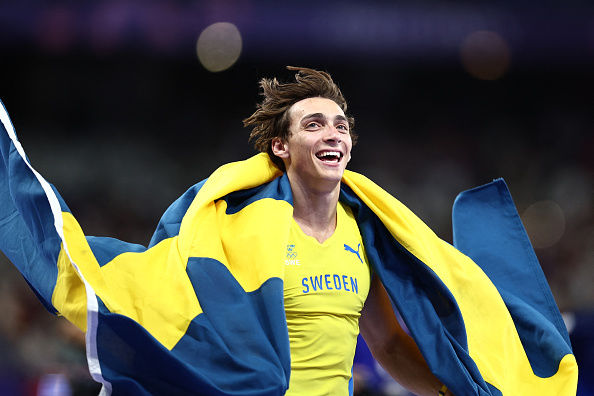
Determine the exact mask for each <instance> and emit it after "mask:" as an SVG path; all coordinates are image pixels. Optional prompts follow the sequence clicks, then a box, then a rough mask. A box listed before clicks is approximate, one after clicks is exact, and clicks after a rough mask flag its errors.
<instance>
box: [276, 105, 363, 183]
mask: <svg viewBox="0 0 594 396" xmlns="http://www.w3.org/2000/svg"><path fill="white" fill-rule="evenodd" d="M289 118H290V120H291V123H290V128H289V132H290V133H289V137H288V138H287V140H286V141H282V140H281V138H275V139H274V140H273V141H272V151H273V153H274V154H275V155H277V156H278V157H280V158H282V159H283V161H284V163H285V167H286V170H287V174H288V176H289V180H290V181H291V184H294V183H299V184H300V185H302V186H307V187H308V188H311V189H313V190H312V191H329V190H333V189H336V188H337V187H338V185H339V183H340V179H341V178H342V174H343V173H344V170H345V168H346V165H347V163H348V162H349V160H350V159H351V148H352V141H351V135H350V133H349V123H348V120H347V118H346V117H345V114H344V112H343V111H342V109H341V108H340V107H339V106H338V105H337V104H336V103H335V102H334V101H332V100H330V99H325V98H319V97H314V98H308V99H304V100H301V101H299V102H297V103H295V104H294V105H293V106H292V107H291V108H290V109H289Z"/></svg>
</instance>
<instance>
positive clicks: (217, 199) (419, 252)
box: [0, 108, 577, 396]
mask: <svg viewBox="0 0 594 396" xmlns="http://www.w3.org/2000/svg"><path fill="white" fill-rule="evenodd" d="M0 119H1V121H2V127H3V128H2V129H3V130H1V131H0V139H1V142H0V143H1V145H0V148H1V151H2V162H1V163H0V182H1V190H0V199H1V202H2V205H1V207H0V248H1V249H2V251H3V252H4V253H5V254H6V255H7V256H8V258H9V259H10V260H11V261H12V262H13V264H14V265H15V266H16V267H17V268H18V269H19V270H20V271H21V273H22V274H23V276H24V277H25V279H26V280H27V282H28V283H29V285H30V286H31V288H32V289H33V290H34V291H35V293H36V294H37V295H38V297H39V299H40V300H41V301H42V303H43V304H44V305H45V306H46V308H47V309H48V310H49V311H50V312H53V313H56V314H61V315H64V316H65V317H66V318H67V319H69V320H70V321H71V322H73V323H74V324H76V325H77V326H78V327H80V328H81V329H82V330H84V331H86V339H87V355H88V362H89V368H90V371H91V374H92V375H93V377H94V378H95V379H96V380H97V381H99V382H101V383H103V385H104V386H103V393H105V394H114V395H127V394H147V395H149V394H176V395H184V394H188V395H190V394H208V395H282V394H284V393H285V391H286V389H287V386H288V379H289V375H290V351H289V341H288V332H287V325H286V320H285V316H284V306H283V276H284V265H283V263H284V261H283V255H284V247H285V245H286V240H287V238H288V233H289V228H290V222H291V218H292V195H291V188H290V185H289V183H288V179H287V177H286V175H283V174H282V172H280V170H278V168H276V167H275V166H274V165H273V164H272V162H271V161H270V159H269V158H268V156H267V155H264V154H260V155H256V156H254V157H252V158H250V159H248V160H246V161H242V162H238V163H232V164H227V165H225V166H223V167H221V168H219V169H218V170H217V171H215V172H214V173H213V174H212V175H211V176H210V177H209V178H208V179H206V180H204V181H202V182H200V183H198V184H197V185H195V186H193V187H192V188H190V189H189V190H188V191H187V192H186V193H185V194H184V195H182V197H180V198H179V199H178V200H177V201H176V202H174V203H173V204H172V205H171V207H170V208H169V209H168V210H167V211H166V212H165V214H164V215H163V217H162V219H161V221H160V223H159V225H158V226H157V229H156V231H155V233H154V236H153V238H152V239H151V241H150V243H149V245H148V247H144V246H140V245H134V244H128V243H125V242H122V241H118V240H115V239H112V238H102V237H86V236H85V235H84V233H83V232H82V230H81V229H80V226H79V225H78V223H77V222H76V219H75V218H74V216H73V215H72V213H71V212H70V211H69V209H68V207H67V206H66V204H65V203H64V201H63V200H62V198H61V197H60V195H59V194H58V193H57V191H56V190H55V188H53V186H51V185H50V184H49V183H47V182H46V181H45V179H43V178H42V177H41V176H40V175H39V174H38V173H37V172H36V171H35V170H34V169H33V168H32V167H31V166H30V164H29V162H28V160H27V158H26V156H25V153H24V151H23V149H22V147H21V145H20V143H19V142H18V139H17V137H16V134H15V132H14V128H13V126H12V123H11V122H10V119H9V117H8V114H7V113H6V111H5V110H4V108H2V109H1V113H0ZM340 199H341V201H343V202H346V203H347V204H349V205H350V206H351V207H352V208H353V212H354V213H355V214H356V217H357V221H358V223H359V227H360V229H361V234H362V237H363V240H364V243H365V247H366V252H367V255H368V258H369V261H370V263H371V264H372V265H373V268H374V271H375V273H376V274H377V275H378V276H379V277H380V279H381V281H382V283H383V284H384V286H385V287H386V289H387V291H388V293H389V295H390V296H391V298H392V300H393V301H394V303H395V305H396V307H397V308H398V310H399V311H400V313H401V315H402V317H403V319H404V320H405V322H406V324H407V326H408V328H409V329H410V330H411V332H412V336H413V338H414V339H415V341H416V342H417V344H418V345H419V348H420V349H421V352H422V353H423V356H424V357H425V359H426V361H427V363H428V364H429V367H430V368H431V370H432V371H433V373H434V374H435V375H436V376H437V377H438V378H439V379H440V380H441V381H443V382H444V383H445V384H446V385H447V386H448V387H449V388H450V389H452V391H453V392H454V393H455V394H456V395H458V396H462V395H533V394H540V395H571V394H575V391H576V387H577V383H576V381H577V364H576V362H575V358H574V357H573V354H572V351H571V346H570V343H569V339H568V336H567V332H566V330H565V328H564V327H563V324H562V322H560V316H559V312H558V310H557V307H556V305H555V302H554V300H553V299H552V296H551V293H550V290H549V288H548V285H547V283H546V280H545V278H544V275H543V274H542V271H541V270H540V267H539V265H538V262H537V261H536V258H535V256H534V252H533V251H532V248H531V246H530V243H529V241H528V240H527V237H526V236H525V232H524V231H523V227H521V223H520V222H519V218H518V216H517V213H516V212H515V207H514V206H513V202H511V198H510V197H509V193H508V192H507V188H506V187H505V184H504V183H503V182H502V181H496V182H494V183H492V184H490V185H487V186H485V187H483V188H481V189H478V190H472V191H471V192H466V193H464V194H462V195H461V196H460V197H459V198H458V200H457V201H456V204H455V208H454V226H455V244H456V246H457V247H458V248H459V249H460V250H461V251H462V252H463V253H465V254H463V253H461V252H460V251H459V250H458V249H456V248H454V247H453V246H451V245H450V244H448V243H446V242H444V241H442V240H441V239H439V238H438V237H437V236H436V235H435V234H434V233H433V232H432V231H431V230H430V229H429V228H428V227H427V226H426V225H425V224H423V222H422V221H421V220H419V219H418V218H417V217H416V216H415V215H414V214H413V213H412V212H410V211H409V210H408V209H407V208H406V207H405V206H404V205H402V204H401V203H400V202H399V201H397V200H396V199H395V198H393V197H392V196H390V195H389V194H388V193H386V192H385V191H383V190H382V189H381V188H379V187H378V186H377V185H375V184H374V183H373V182H371V181H370V180H369V179H367V178H365V177H364V176H362V175H359V174H356V173H354V172H350V171H346V172H345V175H344V177H343V181H342V188H341V198H340ZM479 234H480V235H479ZM471 258H472V259H471ZM510 274H513V275H511V276H510ZM510 278H511V279H510ZM519 285H521V287H519Z"/></svg>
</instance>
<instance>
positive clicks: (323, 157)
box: [316, 150, 343, 163]
mask: <svg viewBox="0 0 594 396" xmlns="http://www.w3.org/2000/svg"><path fill="white" fill-rule="evenodd" d="M316 157H317V158H318V159H319V160H320V161H322V162H327V163H339V162H340V161H341V160H342V157H343V154H342V153H341V152H340V151H336V150H324V151H320V152H319V153H317V154H316Z"/></svg>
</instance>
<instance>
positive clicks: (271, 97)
mask: <svg viewBox="0 0 594 396" xmlns="http://www.w3.org/2000/svg"><path fill="white" fill-rule="evenodd" d="M289 69H290V70H297V71H298V74H297V77H296V79H297V82H295V83H287V84H279V83H278V82H277V81H270V80H266V79H264V80H263V81H262V82H261V87H262V88H263V95H264V96H265V99H264V101H263V103H262V105H261V106H260V108H259V109H258V110H257V111H256V112H255V113H254V114H253V115H252V116H251V117H250V118H248V119H246V120H245V124H246V125H248V126H249V125H254V126H255V127H254V131H253V133H252V135H251V137H252V138H253V139H255V140H256V143H255V144H256V147H258V148H259V149H260V150H261V151H264V152H267V153H268V154H269V155H270V156H271V158H272V159H273V161H274V162H275V163H277V164H278V165H279V166H280V167H281V168H282V169H284V170H285V172H286V174H287V176H288V180H289V183H290V185H291V191H292V193H293V208H294V210H293V218H294V219H295V223H294V224H293V226H292V228H291V237H290V239H289V245H290V246H292V247H293V249H299V251H300V253H299V254H301V252H303V251H307V253H308V257H307V259H305V260H304V259H302V260H300V262H299V264H297V265H299V266H307V269H302V268H299V270H300V271H297V269H296V268H295V266H294V264H293V265H291V264H290V265H289V266H288V267H287V268H286V272H285V279H284V282H285V309H286V312H287V322H288V324H289V339H290V342H291V359H292V360H291V382H290V385H289V391H288V394H308V395H313V394H320V395H324V394H327V395H338V394H341V392H342V393H344V392H346V391H347V389H348V382H349V380H350V378H351V370H352V362H353V356H354V351H355V345H356V338H357V334H358V317H359V315H360V314H361V310H362V309H363V304H365V309H364V310H363V313H362V316H361V329H362V331H363V333H364V335H365V338H366V340H368V345H369V346H370V347H371V349H372V352H373V354H374V356H375V357H376V358H377V359H379V361H380V362H381V363H382V365H383V366H384V368H386V369H387V370H388V372H390V373H391V374H392V375H393V376H394V378H395V379H396V380H397V381H398V382H400V383H401V384H403V385H404V386H406V387H408V388H409V389H410V390H411V391H413V392H415V393H416V394H419V395H437V394H438V392H439V391H440V390H441V388H442V384H441V382H440V381H439V380H437V379H436V378H435V377H434V376H433V375H432V374H431V372H430V371H429V369H428V367H427V365H426V363H425V361H424V360H423V357H422V356H421V354H420V352H419V350H418V348H417V347H416V345H415V343H414V341H413V340H412V339H411V338H410V337H409V336H408V335H406V334H405V333H404V331H403V330H402V329H401V328H400V326H399V324H398V321H397V320H396V319H395V316H394V313H393V310H392V307H391V305H390V302H389V299H388V297H387V295H386V294H385V291H384V290H383V287H382V286H381V282H380V281H379V280H378V278H377V277H374V278H373V280H372V281H371V290H370V293H371V294H370V296H369V297H367V303H366V302H365V298H366V296H367V291H368V290H369V277H370V274H369V264H368V262H367V258H366V256H365V254H364V251H365V250H364V245H363V244H362V240H361V236H360V234H359V231H358V227H357V223H356V220H355V219H354V217H353V213H352V211H351V210H350V209H349V207H348V206H346V205H345V204H340V205H339V203H338V199H339V195H340V183H341V180H342V176H343V173H344V170H345V168H346V166H347V164H348V162H349V160H350V159H351V148H352V145H353V132H352V131H351V130H352V126H353V120H352V118H350V117H347V116H346V115H345V113H344V111H345V110H346V108H347V104H346V101H345V100H344V97H343V95H342V93H341V92H340V90H339V88H338V87H337V86H336V85H335V84H334V82H333V81H332V79H331V78H330V76H329V75H328V74H327V73H324V72H319V71H315V70H311V69H303V68H301V69H298V68H293V67H289ZM279 104H282V107H281V109H282V112H281V111H279V109H278V107H279ZM275 106H276V107H277V108H276V109H275V108H274V107H275ZM275 110H276V111H275ZM275 127H276V128H275ZM355 139H356V137H355ZM281 161H282V162H281ZM337 208H338V209H339V210H337ZM337 213H340V214H341V216H338V214H337ZM337 218H339V220H340V221H339V222H338V225H337ZM343 222H345V223H347V224H343ZM343 228H344V229H345V230H347V231H343V232H342V233H341V237H342V238H348V237H350V240H348V242H349V244H346V243H344V242H345V240H336V239H332V237H333V236H334V234H335V233H338V230H341V229H343ZM349 233H350V234H353V235H352V236H351V235H349ZM302 235H305V236H308V237H311V238H307V237H303V236H302ZM295 241H299V243H296V242H295ZM351 241H352V242H351ZM350 247H353V248H355V249H357V250H356V251H355V250H354V249H351V248H350ZM347 249H349V250H347ZM349 251H351V252H354V253H355V254H353V253H350V254H349V253H344V252H349ZM308 259H309V262H308ZM329 263H332V264H331V265H329ZM362 263H365V266H364V267H363V268H364V269H363V270H360V271H359V272H357V269H358V268H359V269H360V268H362V267H361V264H362ZM333 267H334V268H333ZM325 268H327V269H326V271H328V272H329V273H330V274H334V273H338V274H341V275H339V276H343V275H342V274H345V273H347V274H348V275H347V276H348V278H349V279H353V278H354V279H356V280H358V283H357V286H358V293H348V292H347V293H346V294H345V293H344V290H348V288H347V287H344V286H343V287H341V288H337V287H334V288H330V289H329V290H324V289H322V287H323V286H322V287H320V290H317V292H314V291H310V290H309V288H310V283H311V282H309V283H308V280H312V279H315V276H316V275H317V274H318V273H323V272H322V271H321V270H322V269H325ZM297 273H298V274H299V276H297ZM312 274H313V275H314V276H313V278H312ZM354 274H357V275H354ZM308 276H309V277H308ZM320 285H323V282H321V283H320ZM338 285H340V283H339V284H338ZM331 286H332V285H331ZM334 286H336V285H334ZM304 287H305V288H304ZM308 300H310V301H311V302H308ZM328 300H330V302H328ZM333 300H336V301H333ZM337 350H338V351H340V352H341V353H337V352H336V351H337Z"/></svg>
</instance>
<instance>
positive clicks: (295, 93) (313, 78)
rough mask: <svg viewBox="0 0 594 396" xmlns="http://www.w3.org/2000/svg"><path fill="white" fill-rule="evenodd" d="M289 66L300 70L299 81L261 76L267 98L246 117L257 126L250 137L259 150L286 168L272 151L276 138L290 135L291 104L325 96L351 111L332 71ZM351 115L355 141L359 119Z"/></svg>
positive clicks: (350, 125) (296, 75)
mask: <svg viewBox="0 0 594 396" xmlns="http://www.w3.org/2000/svg"><path fill="white" fill-rule="evenodd" d="M287 69H289V70H296V71H297V73H296V74H295V82H287V83H279V82H278V81H277V79H276V78H273V79H267V78H263V79H262V80H260V88H261V89H262V92H261V95H262V96H264V99H263V100H262V103H259V104H258V105H257V110H256V111H255V112H254V114H252V115H251V116H249V117H248V118H246V119H245V120H243V125H244V126H246V127H247V126H253V129H252V132H251V134H250V141H253V142H254V147H255V148H256V150H258V151H260V152H264V153H268V155H269V156H270V158H271V159H272V161H273V162H274V163H275V164H276V165H277V166H278V167H279V168H280V169H282V170H283V171H284V170H285V165H284V163H283V161H282V159H281V158H279V157H277V156H276V155H274V154H273V153H272V139H274V138H275V137H280V138H281V139H282V140H283V142H285V141H286V140H287V138H288V137H289V133H290V132H289V128H290V126H291V118H290V114H289V109H290V108H291V106H293V105H294V104H295V103H297V102H299V101H301V100H303V99H307V98H313V97H321V98H326V99H330V100H333V101H334V102H335V103H336V104H337V105H338V106H339V107H340V108H341V109H342V111H343V112H345V114H346V111H347V103H346V100H345V98H344V96H343V95H342V92H341V91H340V89H339V88H338V85H336V83H334V81H332V77H330V74H328V73H326V72H323V71H318V70H313V69H308V68H305V67H294V66H287ZM347 119H348V122H349V132H350V135H351V140H352V141H353V145H354V144H355V143H356V141H357V135H355V134H354V132H353V127H354V125H355V120H354V118H353V117H350V116H348V115H347Z"/></svg>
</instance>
